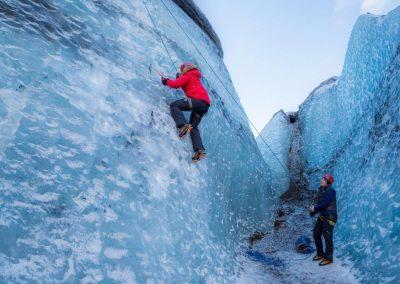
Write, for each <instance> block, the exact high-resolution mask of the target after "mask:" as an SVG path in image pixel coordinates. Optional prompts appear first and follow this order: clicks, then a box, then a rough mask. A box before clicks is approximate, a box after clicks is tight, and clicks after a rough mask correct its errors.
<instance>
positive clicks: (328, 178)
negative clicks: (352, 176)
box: [322, 174, 335, 184]
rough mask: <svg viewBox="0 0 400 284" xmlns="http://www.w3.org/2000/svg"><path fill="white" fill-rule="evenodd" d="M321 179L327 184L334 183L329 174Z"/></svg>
mask: <svg viewBox="0 0 400 284" xmlns="http://www.w3.org/2000/svg"><path fill="white" fill-rule="evenodd" d="M322 178H323V179H325V180H326V181H327V182H328V184H333V182H334V181H335V179H334V178H333V175H331V174H326V175H324V176H323V177H322Z"/></svg>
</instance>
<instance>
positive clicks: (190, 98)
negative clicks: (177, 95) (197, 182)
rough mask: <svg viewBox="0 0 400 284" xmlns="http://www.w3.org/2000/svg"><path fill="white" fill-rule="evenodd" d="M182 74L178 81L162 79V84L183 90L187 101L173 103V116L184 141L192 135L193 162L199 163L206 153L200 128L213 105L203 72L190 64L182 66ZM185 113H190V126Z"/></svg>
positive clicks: (171, 106)
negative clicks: (203, 80) (204, 81)
mask: <svg viewBox="0 0 400 284" xmlns="http://www.w3.org/2000/svg"><path fill="white" fill-rule="evenodd" d="M180 71H181V73H180V74H178V75H177V78H176V80H172V79H168V78H161V82H162V84H164V85H166V86H168V87H170V88H174V89H178V88H182V90H183V92H184V93H185V95H186V97H187V98H186V99H181V100H176V101H174V102H173V103H171V105H170V108H171V115H172V118H173V119H174V121H175V124H176V127H177V128H178V129H179V137H180V138H181V139H183V138H184V137H185V136H186V134H187V133H190V137H191V138H192V145H193V150H194V154H193V156H192V161H193V162H197V161H199V160H200V159H203V158H205V156H206V151H205V148H204V146H203V142H202V140H201V136H200V131H199V129H198V126H199V124H200V121H201V119H202V118H203V116H204V115H205V114H206V113H207V112H208V108H209V107H210V105H211V100H210V97H209V96H208V93H207V90H206V89H205V88H204V86H203V84H202V83H201V80H200V78H201V72H200V71H199V69H198V68H197V67H196V66H195V65H193V64H190V63H184V64H182V66H181V68H180ZM183 111H190V112H191V114H190V123H189V124H188V123H187V121H186V118H185V116H184V115H183Z"/></svg>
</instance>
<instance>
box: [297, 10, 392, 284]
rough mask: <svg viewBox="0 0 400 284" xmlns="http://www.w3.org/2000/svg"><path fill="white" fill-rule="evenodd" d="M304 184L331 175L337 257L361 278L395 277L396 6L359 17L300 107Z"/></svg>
mask: <svg viewBox="0 0 400 284" xmlns="http://www.w3.org/2000/svg"><path fill="white" fill-rule="evenodd" d="M299 124H300V130H301V133H302V137H303V158H304V160H305V162H306V164H307V172H308V175H309V179H310V185H311V188H316V187H317V183H318V180H319V178H320V177H321V175H322V174H323V173H325V172H328V171H329V172H332V173H333V174H334V176H335V178H336V182H335V188H336V190H337V193H338V207H339V222H338V225H337V228H336V229H335V238H336V240H337V242H338V245H337V250H336V251H337V254H338V255H341V256H342V257H348V258H349V259H350V260H351V261H353V262H354V265H355V268H357V269H358V271H360V277H361V279H362V280H363V281H364V282H365V283H383V282H392V283H399V282H400V266H399V261H400V226H399V224H400V223H399V221H400V182H399V172H400V7H399V8H397V9H395V10H394V11H392V12H390V13H389V14H388V15H386V16H374V15H370V14H369V15H364V16H361V17H360V18H359V20H358V21H357V23H356V25H355V27H354V30H353V32H352V35H351V38H350V43H349V47H348V52H347V55H346V60H345V64H344V68H343V72H342V74H341V76H340V77H339V79H338V80H330V81H327V82H325V84H322V85H321V86H320V87H319V88H317V89H316V90H315V91H314V92H313V93H312V95H311V96H310V97H309V98H308V99H307V100H306V102H305V103H304V104H303V105H302V106H301V107H300V110H299Z"/></svg>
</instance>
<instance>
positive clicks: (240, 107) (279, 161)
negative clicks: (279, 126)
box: [143, 0, 290, 175]
mask: <svg viewBox="0 0 400 284" xmlns="http://www.w3.org/2000/svg"><path fill="white" fill-rule="evenodd" d="M160 1H161V3H162V4H163V6H164V7H165V8H166V10H167V11H168V13H169V14H170V15H171V17H172V18H173V20H174V21H175V23H176V24H177V26H178V27H179V28H180V29H181V30H182V31H183V33H184V34H185V35H186V37H187V38H188V39H189V41H190V42H191V44H192V45H193V46H194V48H195V49H196V50H197V52H198V53H199V54H200V56H201V57H202V58H203V60H204V62H205V63H206V64H207V65H208V67H209V68H210V70H211V71H212V73H213V74H214V75H215V77H216V78H217V79H218V81H219V82H220V83H221V85H222V86H223V87H224V89H225V90H226V92H227V93H228V94H229V95H230V96H231V97H232V99H233V101H234V102H235V103H236V104H237V105H238V106H239V109H240V110H241V111H242V112H243V114H244V115H245V117H246V119H247V121H248V122H249V123H250V125H251V126H252V127H253V128H254V130H255V131H256V133H257V134H258V136H259V137H260V138H261V140H262V141H263V142H264V143H265V145H266V146H267V147H268V149H269V150H270V151H271V153H272V154H273V156H274V157H275V159H276V160H277V161H278V163H279V164H280V166H281V167H282V169H283V170H284V171H285V172H286V173H287V174H288V175H290V173H289V171H288V169H287V168H286V167H285V166H284V165H283V163H282V161H281V160H280V159H279V157H278V155H277V154H276V153H275V152H274V151H273V150H272V148H271V147H270V146H269V144H268V143H267V141H265V139H264V137H262V135H261V133H260V131H258V129H257V127H256V126H255V125H254V123H253V122H252V121H251V120H250V118H249V117H248V116H247V114H246V112H245V111H244V109H243V108H242V105H241V104H240V103H239V102H238V101H237V100H236V99H235V97H234V96H233V95H232V93H231V92H230V91H229V89H228V88H227V86H226V85H225V84H224V82H223V81H222V79H221V78H220V77H219V75H218V74H217V72H215V70H214V68H213V67H212V66H211V65H210V63H209V62H208V61H207V59H206V58H205V57H204V55H203V54H202V52H201V51H200V49H199V48H198V47H197V46H196V44H195V43H194V41H193V40H192V38H191V37H190V36H189V35H188V34H187V33H186V31H185V29H184V28H183V27H182V26H181V25H180V23H179V22H178V20H177V19H176V17H175V15H174V14H173V13H172V12H171V10H170V9H169V8H168V6H167V5H166V4H165V2H164V0H160ZM143 3H144V5H145V8H146V11H147V13H148V14H149V17H150V19H151V21H152V23H153V25H154V28H155V29H156V32H157V33H158V35H159V37H160V39H161V41H162V43H163V45H164V47H165V50H166V51H167V54H168V56H169V58H170V59H171V62H172V64H173V66H174V68H175V70H177V68H176V66H175V62H174V61H173V60H172V57H171V55H170V53H169V51H168V48H167V46H166V44H165V43H164V40H163V38H162V36H161V34H160V32H159V30H158V28H157V25H156V23H155V21H154V19H153V17H152V16H151V13H150V11H149V9H148V7H147V5H146V3H145V0H143Z"/></svg>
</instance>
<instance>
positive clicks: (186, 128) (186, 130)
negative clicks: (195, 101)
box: [179, 124, 193, 139]
mask: <svg viewBox="0 0 400 284" xmlns="http://www.w3.org/2000/svg"><path fill="white" fill-rule="evenodd" d="M192 129H193V126H192V125H191V124H184V125H182V126H181V127H179V138H181V139H183V138H185V136H186V134H188V133H190V131H192Z"/></svg>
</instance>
